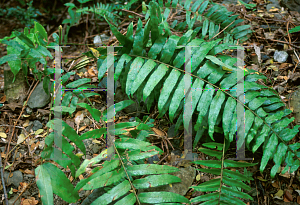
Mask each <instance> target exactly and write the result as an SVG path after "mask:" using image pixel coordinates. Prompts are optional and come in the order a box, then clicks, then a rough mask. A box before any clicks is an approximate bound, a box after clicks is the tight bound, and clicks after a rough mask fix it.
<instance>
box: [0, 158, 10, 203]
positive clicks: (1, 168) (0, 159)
mask: <svg viewBox="0 0 300 205" xmlns="http://www.w3.org/2000/svg"><path fill="white" fill-rule="evenodd" d="M0 171H1V182H2V186H3V192H4V198H5V204H6V205H8V199H7V193H6V188H5V181H4V174H3V166H2V156H0Z"/></svg>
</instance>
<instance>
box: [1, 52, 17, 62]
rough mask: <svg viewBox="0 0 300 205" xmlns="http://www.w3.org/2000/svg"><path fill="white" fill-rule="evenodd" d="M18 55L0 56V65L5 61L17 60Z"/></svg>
mask: <svg viewBox="0 0 300 205" xmlns="http://www.w3.org/2000/svg"><path fill="white" fill-rule="evenodd" d="M18 58H19V56H18V55H17V54H8V55H6V56H3V57H2V58H0V65H2V64H3V63H6V62H7V61H11V62H13V61H16V60H18Z"/></svg>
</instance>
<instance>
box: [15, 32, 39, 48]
mask: <svg viewBox="0 0 300 205" xmlns="http://www.w3.org/2000/svg"><path fill="white" fill-rule="evenodd" d="M13 33H14V34H15V35H16V36H17V37H18V38H19V39H20V40H21V41H22V42H24V43H25V44H26V45H27V46H29V47H30V48H34V47H35V46H34V43H33V42H32V40H30V39H29V38H28V37H27V36H25V35H24V34H23V33H21V32H19V31H14V32H13Z"/></svg>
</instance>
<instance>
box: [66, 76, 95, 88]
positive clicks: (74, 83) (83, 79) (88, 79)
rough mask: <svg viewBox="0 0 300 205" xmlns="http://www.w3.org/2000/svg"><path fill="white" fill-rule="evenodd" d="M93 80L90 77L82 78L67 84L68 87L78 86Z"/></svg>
mask: <svg viewBox="0 0 300 205" xmlns="http://www.w3.org/2000/svg"><path fill="white" fill-rule="evenodd" d="M89 82H91V79H90V78H82V79H79V80H76V81H74V82H72V83H69V84H67V85H66V87H67V88H78V87H79V86H81V85H83V84H86V83H89Z"/></svg>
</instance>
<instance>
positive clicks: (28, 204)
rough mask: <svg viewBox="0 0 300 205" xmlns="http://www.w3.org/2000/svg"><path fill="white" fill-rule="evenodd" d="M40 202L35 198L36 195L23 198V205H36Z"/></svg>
mask: <svg viewBox="0 0 300 205" xmlns="http://www.w3.org/2000/svg"><path fill="white" fill-rule="evenodd" d="M38 203H39V201H38V200H35V198H34V197H30V199H24V198H22V201H21V205H36V204H38Z"/></svg>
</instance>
